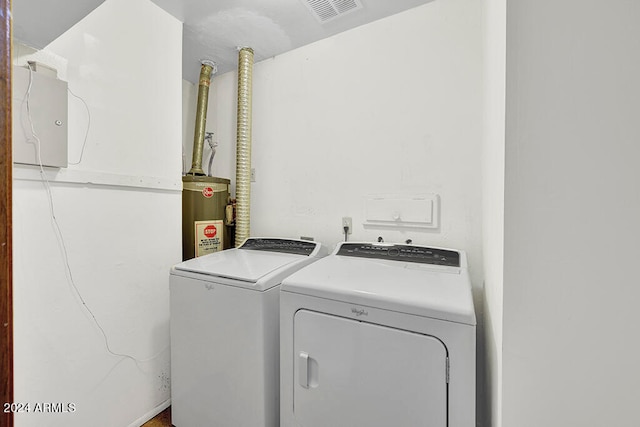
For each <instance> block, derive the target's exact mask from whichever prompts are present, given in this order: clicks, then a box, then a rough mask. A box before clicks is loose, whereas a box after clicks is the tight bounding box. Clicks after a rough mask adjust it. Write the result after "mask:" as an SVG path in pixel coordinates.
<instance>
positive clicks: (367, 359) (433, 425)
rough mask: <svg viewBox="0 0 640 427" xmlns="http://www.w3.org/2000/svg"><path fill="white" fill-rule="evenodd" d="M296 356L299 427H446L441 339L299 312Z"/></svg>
mask: <svg viewBox="0 0 640 427" xmlns="http://www.w3.org/2000/svg"><path fill="white" fill-rule="evenodd" d="M293 357H294V358H295V363H294V369H295V373H294V384H293V387H294V397H293V398H294V402H293V403H294V413H295V418H296V419H297V425H301V426H305V427H327V426H335V427H341V426H345V427H346V426H349V427H352V426H367V427H389V426H398V427H403V426H407V427H420V426H425V427H427V426H428V427H446V425H447V351H446V348H445V347H444V345H443V344H442V342H441V341H439V340H438V339H436V338H433V337H431V336H427V335H422V334H418V333H413V332H407V331H404V330H400V329H394V328H389V327H384V326H379V325H374V324H371V323H365V322H359V321H356V320H353V319H347V318H343V317H338V316H332V315H327V314H322V313H317V312H312V311H308V310H300V311H298V312H297V313H296V315H295V319H294V354H293Z"/></svg>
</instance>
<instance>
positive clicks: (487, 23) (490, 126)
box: [482, 0, 507, 427]
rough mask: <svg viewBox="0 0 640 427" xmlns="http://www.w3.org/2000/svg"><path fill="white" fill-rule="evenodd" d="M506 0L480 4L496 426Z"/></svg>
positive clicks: (487, 325)
mask: <svg viewBox="0 0 640 427" xmlns="http://www.w3.org/2000/svg"><path fill="white" fill-rule="evenodd" d="M506 3H507V1H506V0H485V1H484V2H483V5H484V19H483V22H484V47H483V48H484V51H483V52H484V81H483V88H484V108H483V112H484V140H483V147H482V150H483V152H482V158H483V162H482V205H483V210H482V242H483V245H482V252H483V254H482V255H483V259H484V291H485V293H484V303H485V308H484V331H483V333H484V336H485V348H486V351H485V355H486V361H485V366H484V367H483V368H484V370H485V375H486V384H487V387H486V389H485V390H483V395H484V397H485V399H486V405H487V418H486V420H484V421H485V423H486V425H487V426H495V427H500V426H501V425H502V421H501V410H502V321H503V319H502V310H503V299H502V294H503V268H504V263H503V259H504V166H505V165H504V144H505V128H504V127H505V67H506V64H505V61H506V56H505V55H506Z"/></svg>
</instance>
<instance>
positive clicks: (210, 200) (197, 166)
mask: <svg viewBox="0 0 640 427" xmlns="http://www.w3.org/2000/svg"><path fill="white" fill-rule="evenodd" d="M213 72H215V64H214V63H213V62H211V61H206V60H205V61H202V68H201V70H200V83H199V88H198V105H197V109H196V128H195V133H194V138H193V162H192V165H191V170H190V171H189V172H188V173H187V174H186V175H185V176H184V177H182V259H183V260H188V259H191V258H194V257H198V256H201V255H206V254H208V253H212V252H218V251H221V250H223V249H226V248H229V247H230V246H231V236H230V231H231V230H232V228H231V227H230V226H227V225H226V223H227V221H225V217H226V207H227V205H228V204H229V184H230V180H228V179H226V178H217V177H213V176H207V175H206V174H205V173H204V171H203V170H202V149H203V146H204V137H205V125H206V120H207V103H208V98H209V86H210V84H211V74H212V73H213Z"/></svg>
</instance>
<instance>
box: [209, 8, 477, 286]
mask: <svg viewBox="0 0 640 427" xmlns="http://www.w3.org/2000/svg"><path fill="white" fill-rule="evenodd" d="M480 12H481V11H480V6H479V4H478V2H475V1H469V0H448V1H441V2H439V1H436V2H433V3H430V4H427V5H425V6H422V7H419V8H416V9H413V10H410V11H407V12H404V13H401V14H398V15H395V16H392V17H390V18H387V19H383V20H380V21H377V22H374V23H372V24H369V25H365V26H362V27H359V28H356V29H354V30H351V31H348V32H345V33H342V34H339V35H337V36H334V37H331V38H329V39H326V40H323V41H320V42H317V43H314V44H311V45H308V46H305V47H302V48H299V49H296V50H294V51H291V52H288V53H286V54H283V55H280V56H277V57H275V58H272V59H269V60H265V61H263V62H260V63H257V64H256V65H255V67H254V78H253V88H254V94H253V155H252V162H253V163H252V165H253V167H255V169H256V176H257V181H256V182H255V183H254V184H253V185H252V207H251V233H252V235H280V236H290V237H299V236H312V237H315V239H316V240H319V241H321V242H324V243H326V244H327V245H330V246H333V245H334V244H335V243H337V242H339V241H341V240H342V237H343V235H342V228H341V217H343V216H352V217H353V224H354V233H353V235H352V236H351V239H353V240H374V239H375V238H377V237H378V236H380V235H381V236H383V237H384V238H385V240H386V241H404V240H405V239H407V238H411V239H413V241H414V242H415V243H419V244H431V245H445V246H453V247H457V248H461V249H465V250H467V251H469V257H470V260H471V265H472V267H471V268H472V270H473V277H474V278H475V284H476V285H478V286H480V285H481V279H480V278H481V277H482V261H481V255H480V247H481V221H480V217H481V194H480V192H481V182H480V163H479V162H478V158H479V156H480V153H481V145H482V144H481V142H482V141H481V100H482V91H481V81H482V80H481V79H482V77H481V73H482V69H481V47H482V44H481V25H480V19H479V16H480ZM212 93H214V95H212V99H213V101H212V102H213V103H215V105H212V106H211V107H210V109H209V124H210V126H211V127H212V128H213V130H214V131H215V132H216V134H217V137H218V138H219V140H220V147H221V149H222V150H223V152H222V153H219V155H220V159H219V160H220V165H219V168H220V169H219V170H220V173H216V175H220V176H227V177H230V178H232V179H235V176H229V175H228V174H234V175H235V172H234V171H235V160H234V156H235V153H234V151H235V126H236V122H235V118H236V111H235V106H236V100H235V96H236V73H235V72H230V73H226V74H224V75H220V76H217V77H215V79H214V84H213V90H212ZM229 147H231V148H232V149H229ZM227 165H231V168H228V167H227ZM385 193H390V194H412V193H437V194H439V195H440V196H441V199H442V213H441V215H442V226H441V229H440V230H438V231H435V232H424V231H411V232H399V231H396V230H385V229H365V228H364V227H363V222H364V219H365V218H364V202H365V199H366V196H368V195H370V194H385Z"/></svg>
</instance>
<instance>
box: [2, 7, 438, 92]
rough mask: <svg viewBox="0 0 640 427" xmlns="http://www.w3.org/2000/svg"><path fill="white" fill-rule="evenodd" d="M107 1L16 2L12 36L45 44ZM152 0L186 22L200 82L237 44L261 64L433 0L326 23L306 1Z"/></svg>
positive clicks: (188, 59)
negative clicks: (203, 69)
mask: <svg viewBox="0 0 640 427" xmlns="http://www.w3.org/2000/svg"><path fill="white" fill-rule="evenodd" d="M103 1H104V0H16V1H14V2H13V19H14V20H13V29H14V37H15V38H16V39H17V40H20V41H22V42H24V43H26V44H29V45H31V46H33V47H36V48H43V47H45V46H46V45H47V44H48V43H50V42H51V41H52V40H54V39H55V38H56V37H58V36H59V35H60V34H62V33H63V32H64V31H66V30H67V29H69V28H70V27H71V26H73V25H74V24H75V23H76V22H78V21H79V20H80V19H82V18H83V17H84V16H86V15H87V14H88V13H89V12H91V11H92V10H93V9H95V8H96V7H97V6H99V5H100V4H101V3H102V2H103ZM151 1H153V2H154V3H155V4H157V5H158V6H160V7H161V8H163V9H164V10H166V11H167V12H169V13H170V14H172V15H173V16H175V17H176V18H177V19H179V20H180V21H182V22H183V23H184V35H183V54H182V72H183V78H185V79H186V80H189V81H191V82H197V81H198V74H199V72H200V60H201V59H211V60H213V61H215V62H216V64H217V65H218V73H224V72H226V71H230V70H233V69H235V68H236V66H237V47H238V46H249V47H252V48H253V50H254V52H255V60H256V62H257V61H260V60H263V59H266V58H270V57H272V56H275V55H278V54H281V53H284V52H286V51H289V50H291V49H295V48H297V47H300V46H304V45H306V44H309V43H312V42H314V41H317V40H321V39H324V38H327V37H330V36H332V35H334V34H337V33H340V32H342V31H345V30H348V29H351V28H355V27H358V26H360V25H363V24H366V23H369V22H372V21H375V20H378V19H381V18H384V17H386V16H389V15H393V14H396V13H398V12H401V11H404V10H407V9H410V8H413V7H416V6H419V5H422V4H424V3H428V2H429V1H431V0H357V1H359V2H360V3H361V5H362V8H361V9H357V10H353V11H350V12H349V13H346V14H344V15H340V16H338V17H336V18H334V19H332V20H329V21H325V22H324V23H321V22H320V20H319V19H318V18H316V16H315V15H314V14H313V13H312V12H311V10H310V8H309V7H307V5H306V0H151ZM315 1H329V0H315ZM333 1H335V0H333ZM338 1H341V0H338ZM342 1H344V0H342ZM352 1H353V0H352ZM60 11H64V13H60Z"/></svg>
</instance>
